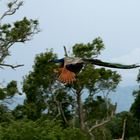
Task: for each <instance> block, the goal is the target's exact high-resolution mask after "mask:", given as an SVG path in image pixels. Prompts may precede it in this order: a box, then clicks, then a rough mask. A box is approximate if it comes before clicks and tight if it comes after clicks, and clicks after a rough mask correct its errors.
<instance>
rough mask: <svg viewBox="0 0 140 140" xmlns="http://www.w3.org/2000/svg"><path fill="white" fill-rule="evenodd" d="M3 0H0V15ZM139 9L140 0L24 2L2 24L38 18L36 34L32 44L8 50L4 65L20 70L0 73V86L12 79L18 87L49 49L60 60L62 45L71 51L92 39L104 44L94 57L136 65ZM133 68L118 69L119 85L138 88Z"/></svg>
mask: <svg viewBox="0 0 140 140" xmlns="http://www.w3.org/2000/svg"><path fill="white" fill-rule="evenodd" d="M7 1H8V0H0V3H1V4H0V12H1V13H2V11H4V10H5V4H6V2H7ZM139 7H140V1H139V0H133V1H132V0H123V1H122V0H116V1H112V0H105V1H104V0H24V5H23V7H21V8H20V9H19V10H18V11H17V13H16V14H14V15H13V16H10V17H7V18H6V19H5V20H4V21H3V23H4V22H14V21H16V20H20V19H22V18H23V17H24V16H26V17H28V18H32V19H38V20H39V23H40V24H39V28H40V30H41V32H40V33H38V34H37V35H35V36H34V37H33V39H32V40H31V41H29V42H26V43H25V44H16V45H14V46H13V47H12V48H11V50H10V51H11V56H10V57H8V58H7V60H6V62H7V63H11V64H24V65H25V66H24V67H20V68H17V69H16V70H12V69H10V68H5V69H4V70H3V69H1V70H0V75H1V81H2V83H7V82H9V81H11V80H17V81H18V82H19V84H20V83H21V82H22V79H23V77H24V76H25V75H27V74H28V73H29V71H31V70H32V65H33V64H34V59H35V56H36V55H37V54H40V53H42V52H45V51H46V50H47V49H50V48H53V50H54V52H55V53H58V56H59V57H63V56H64V51H63V46H66V47H67V50H68V51H70V52H71V49H72V46H73V45H74V44H76V43H85V44H86V43H88V42H92V40H94V39H95V38H96V37H101V38H102V40H103V41H104V44H105V49H104V50H103V51H102V53H101V55H100V56H99V57H98V58H99V59H101V60H103V61H108V62H117V63H123V64H133V63H140V55H139V54H140V8H139ZM114 70H117V69H114ZM138 70H139V69H138V68H137V69H135V70H117V71H118V73H119V74H121V76H122V81H121V83H120V86H130V85H131V86H132V85H137V82H136V78H137V74H138Z"/></svg>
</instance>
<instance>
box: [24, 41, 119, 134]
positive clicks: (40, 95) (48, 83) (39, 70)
mask: <svg viewBox="0 0 140 140" xmlns="http://www.w3.org/2000/svg"><path fill="white" fill-rule="evenodd" d="M103 48H104V45H103V41H102V40H101V38H96V39H94V40H93V42H92V43H87V44H76V45H74V46H73V54H72V55H74V56H76V57H77V56H81V55H82V57H88V58H90V57H97V56H98V55H99V54H100V51H101V50H102V49H103ZM56 57H57V56H56V54H54V53H53V52H52V51H47V52H45V53H41V54H40V55H38V56H37V57H36V59H35V64H34V66H33V71H31V72H29V74H28V75H27V76H26V77H25V78H24V82H23V92H24V93H25V94H26V97H27V98H26V100H25V102H24V111H23V112H24V113H25V114H26V115H27V118H29V119H32V120H36V119H39V118H40V117H41V116H42V114H43V113H45V114H46V115H47V117H49V118H52V119H54V120H56V119H60V120H62V121H63V125H65V124H67V125H72V126H74V127H79V128H80V129H82V130H86V129H89V130H90V132H91V133H92V130H93V129H94V128H96V127H98V126H101V125H102V124H104V122H101V120H102V119H103V118H102V117H110V116H111V114H112V112H111V111H112V110H110V111H109V109H110V107H111V106H112V105H111V103H110V102H109V100H108V99H107V95H108V94H109V93H110V91H114V90H115V88H116V87H117V85H118V83H119V81H120V75H119V74H117V72H116V71H111V70H109V69H108V70H106V69H104V68H96V67H95V66H93V65H90V64H88V65H87V66H86V67H84V68H83V69H82V71H81V72H80V73H79V74H78V75H77V78H76V79H77V81H76V82H74V83H73V84H71V85H64V84H62V83H59V82H58V81H57V78H56V77H57V73H55V71H56V68H58V65H55V64H53V63H48V62H49V60H52V59H54V58H56ZM85 90H86V93H87V98H88V99H93V101H95V102H98V100H97V101H96V97H95V96H96V94H97V93H99V94H101V93H102V94H104V95H105V97H106V98H105V100H104V99H103V102H100V101H99V104H100V105H99V106H100V107H101V106H103V107H105V106H104V105H101V104H102V103H103V104H106V113H105V114H104V115H103V116H102V117H101V118H100V121H99V122H101V125H98V126H96V125H95V122H94V123H91V122H92V121H90V120H88V121H87V120H86V117H87V116H88V115H89V114H88V113H87V112H86V111H84V110H83V109H86V107H87V108H88V106H86V105H87V104H86V102H83V100H82V99H81V97H82V94H83V93H84V91H85ZM101 99H102V98H101ZM83 105H85V106H84V108H83ZM95 108H96V107H95ZM107 110H108V111H107ZM92 113H95V112H92ZM92 113H91V112H90V115H91V114H92ZM96 113H97V112H96ZM23 116H24V115H23ZM87 118H88V117H87ZM95 119H97V118H95ZM108 121H109V120H107V121H105V123H106V122H108ZM87 122H88V123H87ZM85 124H86V125H88V126H85ZM89 124H90V125H89ZM91 125H92V126H94V125H95V127H91ZM89 127H91V128H89Z"/></svg>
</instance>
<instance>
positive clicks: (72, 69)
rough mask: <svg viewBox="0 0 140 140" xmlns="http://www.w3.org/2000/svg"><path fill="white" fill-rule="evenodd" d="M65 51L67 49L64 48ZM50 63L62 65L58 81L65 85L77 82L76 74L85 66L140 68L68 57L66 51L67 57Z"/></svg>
mask: <svg viewBox="0 0 140 140" xmlns="http://www.w3.org/2000/svg"><path fill="white" fill-rule="evenodd" d="M64 49H65V48H64ZM49 62H54V63H60V64H61V65H60V68H59V73H60V75H59V77H58V80H59V81H60V82H62V83H65V84H71V83H73V82H74V81H76V74H77V73H79V72H80V71H81V69H82V68H83V66H86V64H88V63H90V64H93V65H97V66H103V67H109V68H117V69H134V68H137V67H140V65H139V64H132V65H123V64H119V63H109V62H104V61H101V60H99V59H94V58H79V57H68V56H67V53H66V51H65V57H64V58H61V59H54V60H50V61H49Z"/></svg>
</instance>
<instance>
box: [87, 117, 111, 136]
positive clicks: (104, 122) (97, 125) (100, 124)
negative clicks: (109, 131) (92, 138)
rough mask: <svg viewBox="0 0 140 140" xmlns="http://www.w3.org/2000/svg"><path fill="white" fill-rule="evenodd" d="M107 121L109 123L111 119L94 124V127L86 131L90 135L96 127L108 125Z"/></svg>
mask: <svg viewBox="0 0 140 140" xmlns="http://www.w3.org/2000/svg"><path fill="white" fill-rule="evenodd" d="M109 121H111V119H107V120H105V121H103V122H101V123H99V124H96V125H94V126H92V127H91V128H90V129H89V130H88V131H89V133H90V132H91V131H92V130H93V129H95V128H97V127H101V126H103V125H104V124H106V123H108V122H109Z"/></svg>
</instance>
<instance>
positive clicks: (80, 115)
mask: <svg viewBox="0 0 140 140" xmlns="http://www.w3.org/2000/svg"><path fill="white" fill-rule="evenodd" d="M76 95H77V105H78V110H77V111H78V118H79V125H80V129H81V130H84V128H85V126H84V117H83V105H82V101H81V92H76Z"/></svg>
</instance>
